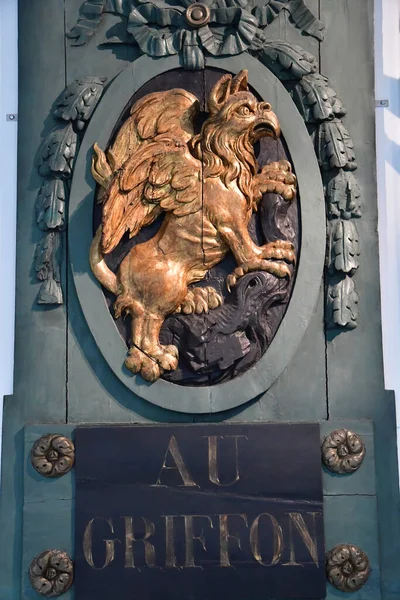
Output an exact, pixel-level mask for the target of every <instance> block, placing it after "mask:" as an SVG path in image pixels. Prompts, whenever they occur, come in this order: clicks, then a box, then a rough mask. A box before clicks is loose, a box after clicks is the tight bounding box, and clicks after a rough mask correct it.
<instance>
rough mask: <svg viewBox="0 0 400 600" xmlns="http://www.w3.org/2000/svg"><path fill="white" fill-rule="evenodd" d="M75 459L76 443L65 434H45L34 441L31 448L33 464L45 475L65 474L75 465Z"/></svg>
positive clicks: (56, 475)
mask: <svg viewBox="0 0 400 600" xmlns="http://www.w3.org/2000/svg"><path fill="white" fill-rule="evenodd" d="M74 461H75V448H74V444H73V442H72V440H70V439H69V438H67V437H65V436H63V435H57V434H48V435H44V436H42V437H41V438H40V439H39V440H37V441H36V442H35V443H34V445H33V447H32V450H31V462H32V465H33V467H34V469H35V470H36V471H37V472H38V473H40V475H43V476H44V477H60V476H61V475H65V474H66V473H68V471H70V470H71V469H72V467H73V466H74Z"/></svg>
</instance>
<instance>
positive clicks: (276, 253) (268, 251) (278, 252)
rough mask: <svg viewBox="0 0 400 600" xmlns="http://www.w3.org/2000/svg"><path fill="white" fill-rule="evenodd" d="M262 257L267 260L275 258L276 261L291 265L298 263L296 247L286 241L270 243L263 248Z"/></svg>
mask: <svg viewBox="0 0 400 600" xmlns="http://www.w3.org/2000/svg"><path fill="white" fill-rule="evenodd" d="M262 250H263V253H262V257H263V258H266V259H270V258H274V259H276V260H284V261H286V262H289V263H295V262H296V255H295V252H294V246H293V244H292V243H291V242H287V241H285V240H276V241H275V242H269V243H268V244H265V246H263V248H262Z"/></svg>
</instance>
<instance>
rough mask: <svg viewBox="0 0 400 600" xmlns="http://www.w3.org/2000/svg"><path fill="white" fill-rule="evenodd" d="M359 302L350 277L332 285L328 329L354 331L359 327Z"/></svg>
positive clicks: (329, 295) (329, 290) (329, 289)
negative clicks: (337, 328)
mask: <svg viewBox="0 0 400 600" xmlns="http://www.w3.org/2000/svg"><path fill="white" fill-rule="evenodd" d="M358 300H359V298H358V294H357V292H356V288H355V285H354V281H353V280H352V278H351V277H349V276H348V275H346V276H345V277H344V279H342V280H340V281H339V282H337V283H334V284H333V285H330V286H329V287H328V298H327V308H328V320H327V326H328V328H329V329H334V328H336V327H343V328H347V329H354V328H355V327H357V318H358Z"/></svg>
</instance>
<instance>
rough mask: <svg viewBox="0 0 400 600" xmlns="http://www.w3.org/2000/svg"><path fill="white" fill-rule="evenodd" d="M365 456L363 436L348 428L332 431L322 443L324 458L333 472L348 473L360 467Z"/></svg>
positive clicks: (324, 461)
mask: <svg viewBox="0 0 400 600" xmlns="http://www.w3.org/2000/svg"><path fill="white" fill-rule="evenodd" d="M364 457H365V445H364V442H363V441H362V439H361V437H360V436H359V435H357V433H354V432H353V431H350V430H348V429H336V430H335V431H332V433H330V434H329V435H328V436H327V437H326V438H325V440H324V442H323V444H322V460H323V463H324V465H325V466H326V467H327V468H328V469H329V470H330V471H332V472H333V473H336V474H338V475H347V474H349V473H354V472H355V471H357V469H359V468H360V466H361V464H362V462H363V460H364Z"/></svg>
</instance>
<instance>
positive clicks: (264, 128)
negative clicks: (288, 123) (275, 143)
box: [252, 110, 281, 143]
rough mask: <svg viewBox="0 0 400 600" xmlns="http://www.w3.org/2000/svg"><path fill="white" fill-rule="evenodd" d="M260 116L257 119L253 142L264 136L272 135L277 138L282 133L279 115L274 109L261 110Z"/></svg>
mask: <svg viewBox="0 0 400 600" xmlns="http://www.w3.org/2000/svg"><path fill="white" fill-rule="evenodd" d="M260 113H261V114H260V117H259V118H258V119H257V120H256V121H255V123H254V126H253V131H252V138H253V143H255V142H258V140H259V139H261V138H263V137H272V138H273V139H274V140H277V139H278V137H279V136H280V135H281V128H280V125H279V121H278V117H277V116H276V114H275V113H274V112H272V110H268V111H265V110H264V111H262V112H261V111H260Z"/></svg>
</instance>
